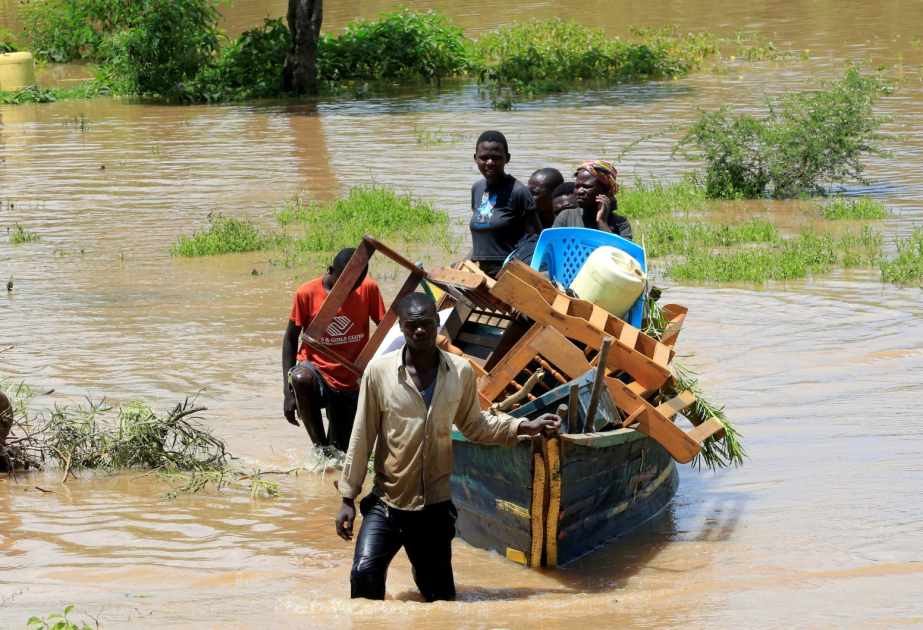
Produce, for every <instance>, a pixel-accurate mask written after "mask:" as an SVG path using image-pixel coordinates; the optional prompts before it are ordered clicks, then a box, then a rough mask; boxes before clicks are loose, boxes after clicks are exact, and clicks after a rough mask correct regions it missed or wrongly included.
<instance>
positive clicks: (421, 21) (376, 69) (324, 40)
mask: <svg viewBox="0 0 923 630" xmlns="http://www.w3.org/2000/svg"><path fill="white" fill-rule="evenodd" d="M465 41H466V40H465V37H464V35H463V34H462V31H461V29H460V28H458V27H456V26H453V25H452V24H451V23H450V22H449V20H448V19H447V18H446V17H445V16H443V15H441V14H439V13H436V12H434V11H427V12H426V13H418V12H415V11H411V10H410V9H409V8H408V7H407V6H404V7H401V8H400V9H398V10H397V11H393V12H390V13H383V14H381V15H379V16H378V17H376V18H375V19H374V20H372V21H366V20H359V21H356V22H353V23H352V24H350V25H348V26H347V27H346V32H345V33H343V34H342V35H340V36H339V37H332V36H330V35H327V34H323V35H321V37H320V41H319V42H318V56H317V78H318V79H319V80H323V81H340V80H343V79H368V80H389V79H398V80H401V79H424V80H426V81H432V80H434V79H436V80H438V79H439V78H441V77H448V76H452V75H456V74H462V73H464V72H465V71H466V70H467V68H468V59H467V51H466V48H465Z"/></svg>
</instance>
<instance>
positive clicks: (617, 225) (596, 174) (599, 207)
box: [553, 160, 632, 240]
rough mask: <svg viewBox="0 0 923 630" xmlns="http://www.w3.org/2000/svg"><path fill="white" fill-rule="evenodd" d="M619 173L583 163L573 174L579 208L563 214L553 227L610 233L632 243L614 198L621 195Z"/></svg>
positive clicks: (605, 165) (596, 163)
mask: <svg viewBox="0 0 923 630" xmlns="http://www.w3.org/2000/svg"><path fill="white" fill-rule="evenodd" d="M617 176H618V171H616V170H615V167H614V166H612V164H610V163H609V162H603V161H602V160H591V161H589V162H584V163H583V164H581V165H580V166H578V167H577V170H576V171H575V172H574V177H575V178H576V180H575V181H574V196H575V197H576V200H577V207H576V208H571V209H568V210H564V211H563V212H561V214H559V215H558V216H557V217H556V218H555V220H554V226H553V227H556V228H559V227H581V228H590V229H592V230H601V231H603V232H611V233H612V234H616V235H618V236H621V237H622V238H627V239H628V240H631V237H632V234H631V224H630V223H629V222H628V219H626V218H625V217H623V216H622V215H620V214H616V213H615V212H614V211H615V210H617V209H618V203H617V202H616V200H615V195H616V193H617V192H618V191H619V185H618V181H617V180H616V178H617Z"/></svg>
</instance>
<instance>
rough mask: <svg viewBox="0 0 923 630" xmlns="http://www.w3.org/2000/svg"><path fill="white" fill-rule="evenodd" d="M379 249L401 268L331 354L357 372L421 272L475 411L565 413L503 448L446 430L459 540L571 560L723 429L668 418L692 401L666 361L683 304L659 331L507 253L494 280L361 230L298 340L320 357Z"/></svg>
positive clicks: (657, 493) (661, 494) (610, 532)
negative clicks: (554, 431)
mask: <svg viewBox="0 0 923 630" xmlns="http://www.w3.org/2000/svg"><path fill="white" fill-rule="evenodd" d="M376 251H377V252H380V253H382V254H384V255H386V256H388V257H389V258H391V259H392V260H395V261H396V262H398V263H399V264H401V265H402V266H404V267H405V268H407V269H408V272H409V275H408V278H407V280H406V281H405V283H404V285H403V287H402V288H401V289H400V291H399V292H398V295H397V297H396V298H395V300H394V302H393V303H392V304H391V306H390V308H389V309H388V313H387V315H386V317H385V320H384V321H383V322H382V325H381V326H380V327H379V328H378V330H376V332H375V334H374V335H372V338H371V340H370V341H369V344H368V346H367V347H366V348H365V350H364V351H363V353H362V355H360V357H359V359H358V360H357V361H356V363H355V364H350V363H349V362H347V361H343V360H342V359H340V358H338V357H337V360H340V362H341V363H343V364H344V365H346V366H347V367H349V368H350V369H352V370H353V371H356V372H357V373H361V371H362V370H363V369H364V368H365V366H366V365H367V363H368V360H369V359H370V358H371V356H373V355H374V352H375V350H377V348H378V346H379V345H380V344H381V341H382V340H383V338H384V335H385V333H386V331H387V330H388V329H389V328H390V327H391V325H393V323H394V322H395V321H396V318H397V304H398V303H399V301H400V300H401V299H402V298H403V297H404V295H406V294H407V293H409V292H411V291H413V290H415V289H416V287H417V286H418V284H419V283H420V281H421V280H425V281H426V282H427V283H430V284H432V285H435V286H438V287H439V288H440V289H441V290H442V291H444V292H445V294H446V295H445V296H444V297H443V298H442V299H441V300H440V303H439V308H442V309H449V308H451V309H453V310H452V313H451V314H450V316H449V319H448V321H447V322H446V325H445V326H444V328H443V330H442V334H441V336H440V338H439V345H440V347H441V348H442V349H443V350H446V351H448V352H452V353H454V354H457V355H461V356H464V357H466V358H467V359H468V361H469V362H470V363H471V365H472V367H473V368H474V369H475V372H476V374H477V375H478V390H479V396H480V402H481V406H482V408H483V409H485V410H487V409H490V408H491V407H494V406H497V405H500V404H502V403H504V402H506V403H507V406H509V403H510V402H511V401H512V400H516V401H517V402H516V403H515V404H514V405H512V409H511V410H510V411H509V413H512V414H513V415H521V416H527V417H536V416H537V415H540V414H542V413H548V412H558V413H559V415H562V417H565V418H566V419H567V420H568V422H567V431H566V432H564V433H562V434H560V435H557V436H553V437H550V438H549V437H538V438H532V439H528V440H523V441H521V442H520V443H519V444H518V445H516V446H514V447H513V448H509V449H507V448H503V447H497V446H487V445H481V444H474V443H472V442H468V441H467V440H466V439H465V438H464V436H462V435H461V434H460V433H458V432H457V431H456V432H453V436H452V438H453V454H454V465H455V468H454V474H453V477H452V497H453V500H454V501H455V504H456V506H457V507H458V511H459V520H458V523H457V529H458V532H459V536H460V537H461V538H463V539H464V540H466V541H467V542H469V543H470V544H472V545H475V546H477V547H482V548H485V549H493V550H496V551H497V552H499V553H501V554H503V555H505V556H506V557H507V558H509V559H511V560H514V561H516V562H520V563H522V564H524V565H527V566H543V565H548V566H554V565H559V564H565V563H567V562H570V561H572V560H575V559H577V558H579V557H581V556H582V555H585V554H587V553H589V552H590V551H592V550H593V549H595V548H597V547H598V546H600V545H602V544H604V543H606V542H608V541H610V540H612V539H614V538H616V537H617V536H619V535H621V534H623V533H625V532H627V531H628V530H630V529H631V528H632V527H635V526H636V525H638V524H639V523H641V522H643V521H645V520H647V519H648V518H650V517H651V516H653V515H654V514H656V513H657V512H659V511H660V510H661V509H663V508H664V507H665V506H666V505H667V503H668V502H669V501H670V499H671V498H672V497H673V495H674V494H675V492H676V488H677V486H678V483H679V480H678V475H677V472H676V466H675V463H674V462H680V463H687V462H689V461H691V460H692V459H693V458H694V457H695V455H696V454H697V453H698V452H699V450H700V449H701V444H702V442H703V441H704V440H706V439H708V438H709V437H710V436H712V435H718V436H720V435H721V432H722V430H723V427H722V425H721V423H720V422H719V421H718V420H717V419H711V420H708V421H707V422H704V423H701V424H699V425H698V426H695V427H694V428H692V430H690V431H688V432H687V431H684V430H682V429H681V428H680V427H678V426H676V424H674V422H673V420H674V418H675V416H676V415H677V414H679V413H681V412H682V411H683V410H684V409H687V408H688V407H689V406H691V405H693V404H694V403H695V397H694V395H693V394H692V393H691V392H688V391H681V389H680V388H679V387H678V385H677V383H676V381H675V379H674V378H673V376H672V373H671V371H670V361H671V360H672V358H673V355H674V350H673V347H674V345H675V343H676V340H677V336H678V334H679V331H680V329H681V327H682V324H683V322H684V319H685V317H686V309H685V308H684V307H681V306H678V305H667V306H666V307H664V310H665V312H666V313H667V315H668V322H667V325H666V329H665V331H664V332H663V334H662V336H661V338H660V339H659V340H657V339H654V338H652V337H650V336H648V335H646V334H644V333H643V332H642V331H640V330H639V329H637V328H635V327H633V326H630V325H628V324H627V323H625V322H624V321H622V320H620V319H619V318H617V317H615V316H613V315H612V314H611V313H608V312H606V311H605V310H603V309H602V308H600V307H599V306H597V305H595V304H592V303H590V302H586V301H583V300H579V299H574V298H571V297H568V296H567V295H565V294H563V293H561V292H559V291H558V290H557V289H556V288H555V287H554V286H553V285H552V284H551V283H550V282H549V281H548V280H547V279H546V278H545V277H544V276H543V275H542V274H540V273H539V272H537V271H535V270H533V269H531V268H529V267H527V266H525V265H523V264H521V263H519V262H518V261H511V262H510V263H508V264H507V265H506V266H504V268H503V269H502V270H501V271H500V274H499V275H498V278H497V280H496V281H494V280H492V279H491V278H488V277H486V276H485V275H483V274H482V273H480V271H479V270H478V269H477V268H476V267H474V266H473V265H462V266H460V268H457V269H452V268H445V267H433V268H431V269H427V270H423V269H422V268H420V267H418V266H416V265H413V264H412V263H410V262H409V261H407V260H406V259H404V258H403V257H401V256H400V255H399V254H396V253H395V252H393V251H392V250H390V249H389V248H387V247H385V246H384V245H382V244H380V243H378V242H377V241H375V240H374V239H371V238H370V237H366V238H365V239H363V243H362V244H361V245H360V247H359V248H358V249H357V251H356V254H355V255H354V256H353V259H352V260H351V261H350V263H349V265H347V267H346V270H344V272H343V274H342V275H341V277H340V279H339V280H338V282H337V284H336V286H335V287H334V288H333V290H332V291H331V293H330V295H329V296H328V299H327V301H326V302H325V304H324V305H323V307H322V308H321V311H320V313H319V314H318V316H317V318H315V321H314V322H312V325H311V326H310V327H309V329H308V331H307V333H306V334H305V337H304V338H305V341H306V342H307V343H309V344H310V345H312V346H313V347H315V348H317V349H318V350H320V351H322V352H324V353H325V354H327V356H331V357H336V354H335V353H334V352H333V351H332V350H329V349H327V348H324V347H323V346H321V345H320V344H318V343H317V342H316V341H315V339H318V338H319V337H320V332H321V331H323V330H325V329H326V327H327V326H328V325H329V324H330V323H331V322H332V321H333V317H334V316H335V314H336V311H337V310H338V308H339V307H340V305H341V304H342V302H343V300H344V299H345V297H346V295H348V292H349V290H350V289H351V287H352V286H354V284H355V281H356V279H357V278H358V277H359V275H360V274H361V272H362V270H363V269H364V267H365V265H366V264H368V260H369V258H370V257H371V256H372V255H373V254H374V253H375V252H376ZM510 397H513V398H510ZM507 399H510V400H507Z"/></svg>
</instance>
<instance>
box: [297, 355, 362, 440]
mask: <svg viewBox="0 0 923 630" xmlns="http://www.w3.org/2000/svg"><path fill="white" fill-rule="evenodd" d="M296 367H301V368H304V369H308V370H311V373H312V374H314V377H315V378H316V379H317V384H318V389H320V400H319V401H318V404H319V405H320V406H321V407H323V408H324V411H326V413H327V439H328V440H329V441H330V443H331V444H333V445H334V446H335V447H337V448H338V449H340V450H341V451H344V452H345V451H346V449H347V448H349V436H350V435H351V434H352V432H353V421H354V420H355V418H356V407H357V405H358V404H359V390H356V391H351V392H350V391H340V390H338V389H334V388H332V387H330V384H329V383H328V382H327V380H326V379H325V378H324V375H323V374H321V373H320V370H318V369H317V366H316V365H314V364H313V363H311V362H310V361H299V362H298V363H297V364H295V366H294V367H292V369H291V370H289V371H288V389H289V391H291V392H292V395H294V394H295V389H294V388H293V387H292V371H293V370H294V369H295V368H296ZM297 401H298V398H297V397H296V398H295V402H296V404H297Z"/></svg>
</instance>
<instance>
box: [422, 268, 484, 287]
mask: <svg viewBox="0 0 923 630" xmlns="http://www.w3.org/2000/svg"><path fill="white" fill-rule="evenodd" d="M426 279H427V281H428V282H432V283H433V284H435V285H436V286H439V284H453V285H455V286H458V287H462V288H465V289H477V288H478V287H480V286H482V285H483V284H484V276H479V275H476V274H473V273H467V272H465V271H458V270H457V269H450V268H448V267H441V266H439V265H433V266H432V267H430V268H428V269H427V270H426Z"/></svg>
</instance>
